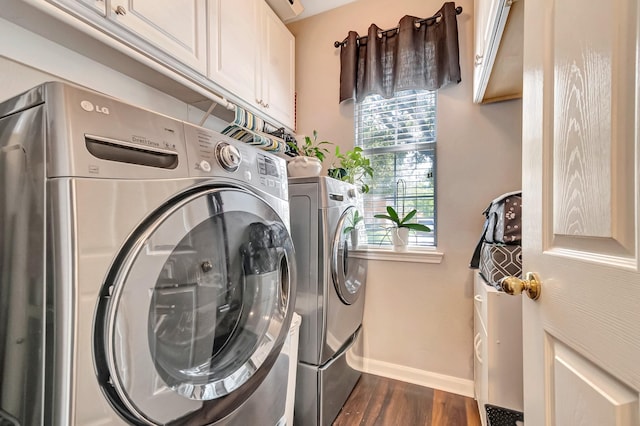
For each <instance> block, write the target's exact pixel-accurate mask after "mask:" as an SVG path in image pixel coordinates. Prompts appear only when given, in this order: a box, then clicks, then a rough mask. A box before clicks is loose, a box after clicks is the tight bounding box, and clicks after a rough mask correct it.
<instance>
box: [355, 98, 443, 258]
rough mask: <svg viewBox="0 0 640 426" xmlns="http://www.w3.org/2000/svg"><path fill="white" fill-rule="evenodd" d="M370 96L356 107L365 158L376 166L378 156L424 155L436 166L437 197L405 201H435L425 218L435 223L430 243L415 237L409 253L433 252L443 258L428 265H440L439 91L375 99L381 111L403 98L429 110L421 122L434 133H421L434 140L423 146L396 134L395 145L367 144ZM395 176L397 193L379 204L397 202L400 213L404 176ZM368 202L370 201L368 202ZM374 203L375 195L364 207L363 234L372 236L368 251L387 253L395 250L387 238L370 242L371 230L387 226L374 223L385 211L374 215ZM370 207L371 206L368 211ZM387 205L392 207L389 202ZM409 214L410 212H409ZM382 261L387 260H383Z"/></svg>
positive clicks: (357, 129)
mask: <svg viewBox="0 0 640 426" xmlns="http://www.w3.org/2000/svg"><path fill="white" fill-rule="evenodd" d="M425 95H426V96H427V98H425V99H424V100H421V99H420V96H425ZM370 96H371V95H370ZM370 96H368V97H367V98H365V99H364V100H363V101H362V103H359V104H355V105H354V131H355V145H356V146H358V147H360V148H362V150H363V155H364V156H365V157H367V158H369V159H370V160H372V162H373V156H375V155H380V154H394V155H395V154H397V153H411V152H422V153H423V155H427V156H429V157H430V158H431V159H432V166H431V168H430V170H429V173H430V175H431V176H430V178H429V179H430V182H431V186H432V188H433V193H432V194H433V195H432V196H412V195H405V197H404V198H405V200H415V202H413V204H418V203H419V202H420V200H426V201H431V203H432V204H433V210H432V214H431V215H428V216H426V217H424V216H423V218H425V219H426V220H427V221H432V223H433V226H430V227H431V228H432V232H430V233H429V234H428V235H429V237H425V239H426V240H427V241H428V242H427V243H422V244H420V241H419V237H417V236H415V235H414V236H413V237H412V238H411V240H410V242H409V243H410V245H409V247H408V249H409V250H410V251H414V252H416V251H417V252H425V251H426V252H433V253H434V254H437V255H439V256H436V257H437V259H436V260H437V261H428V263H439V261H440V260H441V257H442V254H441V253H436V250H437V244H438V233H437V229H438V227H437V223H438V221H437V205H438V204H437V163H438V160H437V140H438V138H437V106H438V99H437V91H427V90H411V91H405V92H401V93H398V94H397V95H396V96H394V97H393V98H389V99H385V98H382V97H381V96H379V95H374V96H376V99H374V100H372V101H373V102H375V103H379V107H378V108H377V109H383V108H385V106H386V105H385V103H387V102H389V103H390V104H391V105H389V107H393V106H394V105H393V104H394V103H397V102H399V101H402V99H400V98H403V97H405V98H407V99H406V101H408V102H412V103H413V104H414V106H418V107H422V106H424V107H426V108H427V110H426V111H425V113H424V115H423V116H422V117H421V118H423V119H424V123H431V125H432V129H426V130H421V132H423V133H424V132H430V133H431V137H429V135H427V139H428V140H426V141H424V138H423V140H422V141H420V142H412V143H407V142H403V141H402V140H399V139H398V137H397V135H398V133H396V136H395V137H393V138H390V140H392V141H393V144H392V145H388V146H377V147H368V146H367V143H366V140H363V139H364V138H363V130H362V129H363V127H364V126H362V123H363V122H365V121H366V119H365V117H366V116H363V113H364V112H366V108H367V106H368V105H366V104H365V103H366V102H367V100H370ZM373 108H376V106H375V105H374V106H373ZM369 115H374V114H369ZM423 125H424V124H423ZM394 161H397V159H396V158H395V157H394ZM416 164H422V163H416ZM375 173H376V171H375V170H374V180H375ZM392 173H393V178H394V182H393V183H392V182H389V185H393V186H394V190H393V191H392V192H390V193H389V194H383V195H381V196H380V198H378V200H388V199H389V198H393V199H394V202H393V206H394V208H396V210H397V211H398V212H400V203H401V201H399V200H400V199H401V198H402V196H401V195H400V194H398V188H397V185H398V184H397V182H398V181H399V179H401V178H402V176H398V173H397V171H396V170H394V171H393V172H392ZM367 181H368V183H371V179H368V180H367ZM407 192H408V193H410V192H411V189H409V190H408V191H407ZM367 198H369V199H368V200H367ZM374 203H376V201H375V200H374V199H373V196H372V195H369V194H364V196H363V202H362V207H363V213H364V215H365V217H366V219H365V228H366V229H365V230H364V231H363V232H365V233H367V234H368V235H367V241H368V245H367V250H372V249H374V250H375V249H376V247H378V248H382V247H384V250H385V251H388V249H389V248H392V245H391V241H390V238H385V237H384V236H383V237H379V238H378V239H377V240H378V241H375V242H371V241H369V235H371V233H372V232H373V233H375V232H376V231H375V230H374V231H372V230H371V228H375V227H380V226H381V224H382V223H383V222H384V221H383V220H379V219H375V220H374V221H372V219H373V215H374V214H378V213H384V212H383V211H381V212H378V211H373V208H372V206H371V204H374ZM366 204H369V206H367V208H365V205H366ZM385 204H386V205H390V204H391V203H389V202H388V201H386V202H385ZM410 204H411V202H410ZM410 209H411V207H409V209H407V210H410ZM420 213H423V212H422V211H421V210H418V214H419V215H420ZM405 214H406V211H405ZM380 238H381V240H380ZM412 243H413V244H412ZM416 243H418V244H416ZM382 260H385V259H382ZM432 260H433V259H432Z"/></svg>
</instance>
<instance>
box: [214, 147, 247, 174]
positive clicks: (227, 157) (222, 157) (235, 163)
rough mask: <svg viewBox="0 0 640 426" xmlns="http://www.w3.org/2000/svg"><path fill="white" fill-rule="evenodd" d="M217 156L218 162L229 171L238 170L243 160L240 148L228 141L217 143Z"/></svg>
mask: <svg viewBox="0 0 640 426" xmlns="http://www.w3.org/2000/svg"><path fill="white" fill-rule="evenodd" d="M216 158H217V160H218V163H220V165H221V166H222V167H223V168H224V169H225V170H227V171H229V172H235V171H236V170H238V167H239V166H240V163H241V162H242V156H241V155H240V151H239V150H238V148H236V147H235V146H233V145H231V144H229V143H227V142H220V143H218V145H216Z"/></svg>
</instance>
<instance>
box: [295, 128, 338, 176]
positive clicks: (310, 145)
mask: <svg viewBox="0 0 640 426" xmlns="http://www.w3.org/2000/svg"><path fill="white" fill-rule="evenodd" d="M330 144H331V142H328V141H318V132H317V131H316V130H314V131H313V139H311V138H310V137H309V136H305V137H304V143H302V144H301V145H298V144H297V143H295V142H287V145H289V148H291V151H293V152H295V153H296V154H297V156H296V157H294V158H292V159H291V160H289V163H288V164H287V169H288V170H289V176H292V177H303V176H318V175H320V172H321V171H322V161H324V159H325V156H326V154H328V153H329V150H328V149H327V148H325V147H324V146H323V145H330Z"/></svg>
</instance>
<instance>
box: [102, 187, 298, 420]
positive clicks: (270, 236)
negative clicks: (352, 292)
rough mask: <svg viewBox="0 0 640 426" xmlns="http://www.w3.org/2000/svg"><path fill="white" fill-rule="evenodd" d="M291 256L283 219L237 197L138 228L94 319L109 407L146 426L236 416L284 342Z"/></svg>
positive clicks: (207, 195)
mask: <svg viewBox="0 0 640 426" xmlns="http://www.w3.org/2000/svg"><path fill="white" fill-rule="evenodd" d="M293 259H294V255H293V245H292V243H291V238H290V236H289V233H288V231H287V228H286V226H285V225H284V223H283V220H282V218H281V217H279V215H278V214H277V213H276V212H275V211H274V210H273V209H272V208H271V207H270V206H269V205H268V204H267V203H266V202H265V201H264V200H262V199H261V198H259V197H257V196H255V195H253V194H251V193H249V192H247V191H244V190H241V189H228V188H227V189H220V188H208V189H205V190H201V191H199V192H196V193H191V194H189V195H187V196H184V197H182V198H178V199H176V200H175V201H174V202H172V203H168V207H166V208H164V209H162V210H160V211H158V212H157V213H156V214H155V215H154V216H153V217H151V218H149V219H148V220H147V221H145V223H143V225H142V226H141V227H140V228H139V229H138V231H137V232H136V233H134V234H133V235H132V236H131V238H130V239H129V242H128V243H127V244H126V246H125V249H124V250H123V251H122V253H121V255H120V256H119V257H118V258H117V259H116V261H115V262H114V265H113V267H112V269H111V272H110V274H109V276H108V279H107V282H106V284H105V289H104V297H103V298H102V300H101V302H100V304H99V307H98V313H97V318H96V324H97V329H96V338H95V344H96V353H97V358H96V364H97V367H98V370H99V374H100V375H101V376H102V380H103V382H104V383H103V388H104V389H105V392H106V393H107V394H108V395H110V399H112V403H113V405H114V406H118V407H117V408H118V409H119V410H120V412H121V414H123V415H124V416H125V417H127V418H128V419H129V420H131V419H130V417H133V418H135V419H136V420H137V422H138V423H140V422H141V423H148V424H165V423H168V422H172V421H176V420H180V422H187V421H191V422H192V423H194V424H206V423H209V422H212V421H215V420H217V419H219V418H222V417H224V416H226V415H227V414H229V413H230V412H231V411H233V409H235V408H237V407H238V405H239V404H241V403H242V402H243V401H244V399H246V398H247V397H248V396H249V395H250V394H251V393H252V392H253V390H255V388H256V387H257V386H258V385H259V384H260V383H261V382H262V380H263V379H264V377H265V376H266V373H267V372H268V370H269V369H270V368H271V366H272V365H273V363H274V362H275V359H276V358H277V356H278V354H279V352H280V349H281V347H282V344H283V343H284V340H285V338H286V335H287V333H288V328H289V322H290V319H291V315H292V312H293V303H292V302H293V301H292V300H290V296H292V295H293V294H295V293H294V292H295V289H294V288H293V286H294V284H293V277H294V276H295V271H294V270H293V268H294V267H295V266H294V264H295V261H293ZM290 260H291V263H290ZM101 361H103V362H101Z"/></svg>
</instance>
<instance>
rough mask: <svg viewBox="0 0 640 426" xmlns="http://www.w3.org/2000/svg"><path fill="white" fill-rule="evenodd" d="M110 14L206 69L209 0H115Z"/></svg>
mask: <svg viewBox="0 0 640 426" xmlns="http://www.w3.org/2000/svg"><path fill="white" fill-rule="evenodd" d="M107 16H108V18H109V19H111V20H112V21H114V22H117V23H118V24H119V25H120V26H122V27H124V28H126V29H127V30H129V31H131V32H132V33H134V34H136V35H138V36H140V37H142V38H143V39H145V40H146V41H148V42H149V43H150V44H152V45H154V46H155V47H157V48H158V49H160V50H162V51H164V52H166V53H167V54H169V55H170V56H172V57H174V58H176V59H178V60H179V61H180V62H182V63H184V64H186V65H187V66H189V67H191V68H193V69H194V70H197V71H199V72H201V73H203V74H205V73H206V69H207V59H206V54H207V49H206V46H207V43H206V34H207V31H206V27H205V25H206V0H188V1H175V0H111V1H110V6H109V10H108V13H107Z"/></svg>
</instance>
